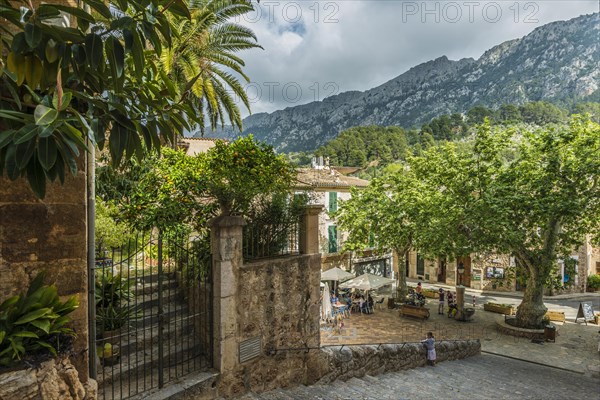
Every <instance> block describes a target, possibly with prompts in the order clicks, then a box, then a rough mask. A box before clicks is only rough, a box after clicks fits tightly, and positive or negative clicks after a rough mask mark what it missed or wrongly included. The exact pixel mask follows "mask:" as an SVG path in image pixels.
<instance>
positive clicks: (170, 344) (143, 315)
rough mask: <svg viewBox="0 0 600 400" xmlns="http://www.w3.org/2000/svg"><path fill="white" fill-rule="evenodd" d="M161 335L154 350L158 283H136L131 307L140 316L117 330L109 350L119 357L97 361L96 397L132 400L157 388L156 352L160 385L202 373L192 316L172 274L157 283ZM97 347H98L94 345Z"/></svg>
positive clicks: (143, 279)
mask: <svg viewBox="0 0 600 400" xmlns="http://www.w3.org/2000/svg"><path fill="white" fill-rule="evenodd" d="M162 289H163V290H162V295H161V297H162V299H161V301H162V304H163V317H162V318H163V331H162V349H160V350H159V347H160V346H159V344H160V341H159V338H160V337H161V336H159V330H160V328H159V317H158V284H157V276H156V275H148V276H144V277H141V278H137V282H136V287H135V289H134V294H135V301H132V304H135V305H136V306H137V308H138V309H139V310H140V316H139V318H137V319H136V320H134V321H132V323H131V324H130V327H129V329H127V330H126V331H123V332H122V333H121V334H120V337H119V338H118V344H116V345H115V348H118V349H119V352H120V357H119V360H118V362H117V363H116V364H114V365H103V364H102V363H101V362H98V364H97V365H98V372H97V380H98V394H99V398H100V399H103V400H113V399H115V400H116V399H125V398H136V397H139V396H140V395H143V394H144V393H147V392H149V391H151V390H153V389H156V388H157V387H158V382H159V377H158V375H159V352H160V351H161V350H162V358H161V360H162V367H163V369H162V371H163V376H164V382H165V384H167V383H168V382H169V381H173V380H176V379H177V378H179V377H181V376H183V375H187V374H189V373H191V372H193V371H197V370H202V369H206V368H205V367H206V365H205V364H206V360H205V358H204V357H203V356H202V352H203V351H204V350H206V349H204V348H203V347H204V346H202V344H201V343H200V342H199V339H198V338H199V335H198V333H197V332H196V327H195V324H194V316H193V315H190V310H189V307H188V304H187V300H186V299H185V298H184V294H183V290H182V289H181V288H180V287H179V285H178V282H177V280H176V279H175V275H174V274H165V275H164V278H163V281H162ZM97 343H101V342H100V341H97Z"/></svg>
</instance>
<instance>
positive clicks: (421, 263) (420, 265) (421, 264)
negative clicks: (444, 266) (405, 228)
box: [417, 253, 425, 275]
mask: <svg viewBox="0 0 600 400" xmlns="http://www.w3.org/2000/svg"><path fill="white" fill-rule="evenodd" d="M417 275H425V259H424V258H423V256H421V255H420V254H418V253H417Z"/></svg>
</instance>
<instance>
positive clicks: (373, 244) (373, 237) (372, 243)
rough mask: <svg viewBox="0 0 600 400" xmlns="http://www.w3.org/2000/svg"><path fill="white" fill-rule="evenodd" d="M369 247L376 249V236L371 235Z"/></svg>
mask: <svg viewBox="0 0 600 400" xmlns="http://www.w3.org/2000/svg"><path fill="white" fill-rule="evenodd" d="M369 247H375V234H374V233H373V232H371V233H369Z"/></svg>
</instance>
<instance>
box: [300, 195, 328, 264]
mask: <svg viewBox="0 0 600 400" xmlns="http://www.w3.org/2000/svg"><path fill="white" fill-rule="evenodd" d="M322 210H323V206H321V205H311V206H307V207H306V210H305V212H304V215H303V216H302V221H301V223H300V226H301V229H300V243H299V245H300V246H299V247H300V248H299V250H300V254H316V253H320V252H321V251H320V249H319V214H320V213H321V211H322Z"/></svg>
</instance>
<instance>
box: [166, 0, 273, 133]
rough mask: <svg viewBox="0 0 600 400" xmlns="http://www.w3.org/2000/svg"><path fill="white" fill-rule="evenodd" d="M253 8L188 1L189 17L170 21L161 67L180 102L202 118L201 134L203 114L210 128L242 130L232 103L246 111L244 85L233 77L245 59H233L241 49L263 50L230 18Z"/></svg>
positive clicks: (236, 0)
mask: <svg viewBox="0 0 600 400" xmlns="http://www.w3.org/2000/svg"><path fill="white" fill-rule="evenodd" d="M252 10H253V6H252V5H251V4H250V1H248V0H192V2H191V4H190V11H191V18H190V19H187V18H183V17H169V18H173V19H175V21H173V22H174V24H173V36H174V38H173V42H172V45H171V46H169V47H167V48H165V49H164V50H163V52H162V54H161V56H160V60H161V63H160V64H161V67H162V69H163V72H164V73H166V74H167V75H168V76H169V77H170V78H171V79H172V81H173V82H174V83H175V86H176V88H177V90H179V92H180V95H181V96H182V100H185V101H188V102H190V104H191V105H192V106H193V107H194V108H195V109H196V110H197V112H198V113H199V116H201V117H202V118H201V120H202V122H201V124H200V130H201V131H202V132H203V133H204V125H205V123H204V115H208V117H209V122H210V126H211V128H212V129H214V128H215V127H216V126H217V125H218V124H219V123H220V125H221V126H223V125H225V119H226V117H228V119H229V122H230V123H231V125H235V126H236V127H237V128H238V129H239V130H240V131H241V130H242V118H241V114H240V110H239V108H238V106H237V104H236V103H235V101H234V96H237V97H238V98H239V99H240V100H241V101H242V102H243V103H244V105H245V106H246V108H247V109H248V111H250V104H249V101H248V97H247V95H246V92H245V91H244V87H243V86H242V84H240V81H239V80H238V78H237V77H236V76H235V75H234V74H233V73H237V74H239V75H240V76H241V77H242V78H243V79H244V80H245V81H246V82H249V78H248V76H246V74H244V72H243V71H242V67H243V66H244V65H245V64H244V60H242V59H241V58H240V57H238V56H237V55H236V53H237V52H239V51H241V50H247V49H253V48H262V47H261V46H259V45H258V44H257V40H256V36H255V35H254V32H253V31H252V30H251V29H249V28H246V27H244V26H242V25H240V24H237V23H234V22H231V19H232V18H234V17H237V16H241V15H243V14H245V13H247V12H249V11H252Z"/></svg>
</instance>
